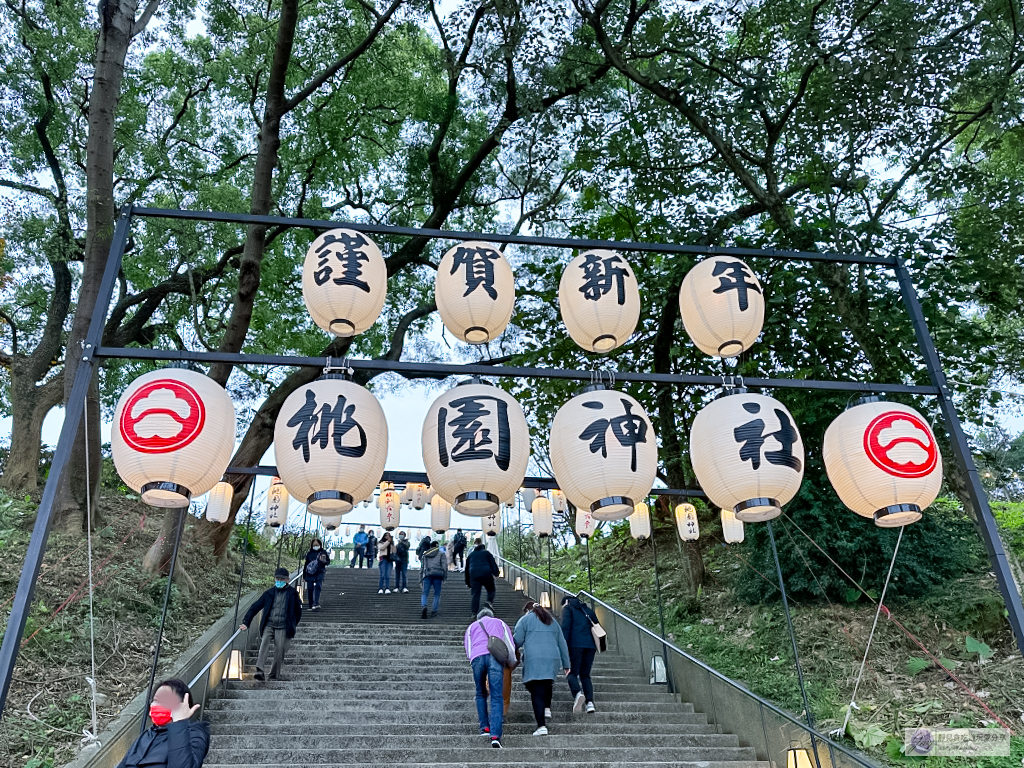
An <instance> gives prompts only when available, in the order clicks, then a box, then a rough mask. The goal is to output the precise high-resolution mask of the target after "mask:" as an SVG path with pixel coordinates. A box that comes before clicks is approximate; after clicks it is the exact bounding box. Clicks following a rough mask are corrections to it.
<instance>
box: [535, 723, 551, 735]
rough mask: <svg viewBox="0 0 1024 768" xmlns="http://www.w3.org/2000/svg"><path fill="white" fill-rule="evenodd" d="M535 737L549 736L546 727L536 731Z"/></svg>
mask: <svg viewBox="0 0 1024 768" xmlns="http://www.w3.org/2000/svg"><path fill="white" fill-rule="evenodd" d="M533 735H534V736H547V735H548V729H547V728H546V727H545V726H543V725H542V726H541V727H540V728H538V729H537V730H536V731H534V732H533Z"/></svg>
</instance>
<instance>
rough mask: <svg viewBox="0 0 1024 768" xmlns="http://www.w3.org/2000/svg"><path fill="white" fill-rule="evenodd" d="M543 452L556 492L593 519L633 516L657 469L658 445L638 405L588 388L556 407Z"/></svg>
mask: <svg viewBox="0 0 1024 768" xmlns="http://www.w3.org/2000/svg"><path fill="white" fill-rule="evenodd" d="M549 450H550V456H551V468H552V469H553V470H554V473H555V479H556V480H557V481H558V486H559V488H560V489H561V490H562V492H563V493H565V495H566V497H568V499H569V501H571V502H572V503H573V504H575V505H576V506H577V507H579V508H580V509H586V510H589V511H590V512H592V513H593V515H594V517H596V518H597V519H598V520H622V519H623V518H626V517H629V515H631V514H633V506H634V504H635V503H636V502H637V501H639V500H640V499H644V498H647V496H648V494H649V493H650V491H651V486H652V485H654V477H655V473H656V472H657V470H658V443H657V440H656V438H655V435H654V427H653V426H652V425H651V420H650V419H649V418H648V417H647V413H646V412H645V411H644V409H643V406H642V405H640V403H638V402H637V401H636V400H634V399H633V398H632V397H630V396H629V395H627V394H626V393H624V392H618V391H615V390H611V389H604V388H596V387H588V388H587V389H586V390H585V391H584V392H583V393H581V394H579V395H577V396H576V397H574V398H573V399H572V400H570V401H569V402H567V403H566V404H565V405H563V406H562V407H561V408H559V409H558V413H556V414H555V419H554V421H553V422H552V425H551V437H550V449H549Z"/></svg>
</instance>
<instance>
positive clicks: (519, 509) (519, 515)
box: [516, 504, 523, 565]
mask: <svg viewBox="0 0 1024 768" xmlns="http://www.w3.org/2000/svg"><path fill="white" fill-rule="evenodd" d="M516 538H517V539H519V565H522V564H523V505H522V504H517V505H516Z"/></svg>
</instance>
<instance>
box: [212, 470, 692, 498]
mask: <svg viewBox="0 0 1024 768" xmlns="http://www.w3.org/2000/svg"><path fill="white" fill-rule="evenodd" d="M224 474H225V475H260V476H266V477H276V476H277V467H276V466H274V465H273V464H259V465H257V466H255V467H228V468H227V469H226V470H225V471H224ZM380 479H381V481H383V482H385V483H397V484H398V485H402V484H403V483H429V482H430V480H429V478H428V477H427V473H426V472H401V471H398V472H393V471H391V470H384V474H383V475H382V476H381V478H380ZM520 487H522V488H537V489H540V490H548V489H551V488H557V487H558V481H557V480H555V479H554V478H553V477H524V478H523V482H522V484H521V486H520ZM649 495H651V496H685V497H687V498H690V499H706V498H707V494H706V493H704V491H699V490H694V489H692V488H652V489H651V492H650V494H649Z"/></svg>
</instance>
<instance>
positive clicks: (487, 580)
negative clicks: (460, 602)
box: [469, 574, 494, 616]
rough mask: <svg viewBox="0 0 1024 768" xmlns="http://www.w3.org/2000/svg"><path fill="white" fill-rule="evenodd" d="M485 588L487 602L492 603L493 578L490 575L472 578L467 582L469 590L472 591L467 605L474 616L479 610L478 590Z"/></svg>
mask: <svg viewBox="0 0 1024 768" xmlns="http://www.w3.org/2000/svg"><path fill="white" fill-rule="evenodd" d="M484 587H486V588H487V602H488V603H491V604H493V603H494V577H493V576H491V575H490V574H487V576H484V577H482V578H481V577H472V578H470V580H469V588H470V589H471V590H472V593H471V594H472V599H471V600H470V603H469V610H470V611H472V612H473V615H474V616H476V614H477V611H479V610H480V590H482V589H483V588H484Z"/></svg>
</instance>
